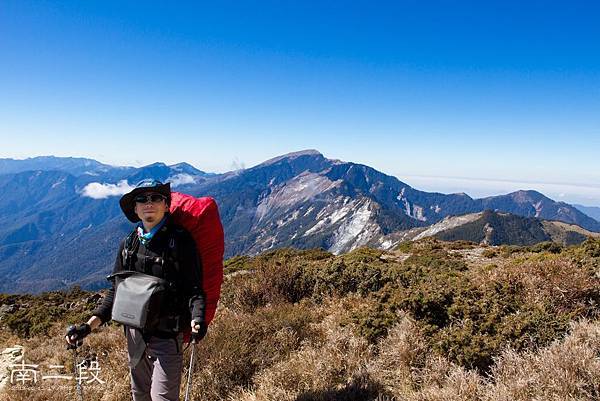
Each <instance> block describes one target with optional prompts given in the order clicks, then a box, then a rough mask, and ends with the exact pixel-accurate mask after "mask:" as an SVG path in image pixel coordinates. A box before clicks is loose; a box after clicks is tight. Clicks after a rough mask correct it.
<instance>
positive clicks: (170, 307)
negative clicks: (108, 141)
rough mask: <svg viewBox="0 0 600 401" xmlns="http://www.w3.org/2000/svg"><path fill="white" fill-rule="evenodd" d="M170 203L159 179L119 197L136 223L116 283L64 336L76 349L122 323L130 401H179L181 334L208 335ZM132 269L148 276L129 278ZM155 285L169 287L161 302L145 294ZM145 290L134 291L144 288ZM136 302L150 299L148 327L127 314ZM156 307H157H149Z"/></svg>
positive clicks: (194, 272)
mask: <svg viewBox="0 0 600 401" xmlns="http://www.w3.org/2000/svg"><path fill="white" fill-rule="evenodd" d="M170 203H171V187H170V184H169V183H166V184H163V183H161V182H160V181H156V180H143V181H141V182H140V183H138V184H137V185H136V187H135V188H134V189H133V190H132V191H131V192H129V193H127V194H125V195H123V197H122V198H121V200H120V201H119V204H120V206H121V209H122V210H123V213H124V214H125V216H126V217H127V218H128V219H129V220H130V221H131V222H134V223H138V224H137V226H136V228H135V230H134V231H133V232H132V233H131V234H129V235H128V236H127V237H126V238H125V239H124V240H123V241H122V242H121V245H120V247H119V251H118V253H117V258H116V261H115V266H114V270H113V274H112V275H111V276H109V277H112V278H113V286H112V288H111V289H110V290H109V292H108V294H107V295H106V297H105V298H104V299H103V302H102V304H101V305H100V306H99V307H98V308H97V309H96V310H95V311H93V312H92V313H93V316H92V317H91V318H90V319H89V320H88V321H87V323H84V324H82V325H80V326H77V327H76V330H75V332H74V334H73V335H72V336H66V337H65V338H66V341H67V343H69V344H75V343H76V342H78V341H81V340H82V339H83V338H84V337H86V336H87V335H88V334H90V333H91V332H92V331H93V330H94V329H96V328H97V327H98V326H100V325H101V324H102V323H106V322H108V321H109V320H111V318H112V319H113V320H115V321H118V322H121V323H123V324H124V331H125V336H126V338H127V350H128V360H129V368H130V374H131V375H130V376H131V392H132V395H133V400H134V401H151V400H152V401H158V400H161V401H175V400H179V387H180V382H181V371H182V367H183V352H182V351H183V350H182V342H183V331H185V328H186V326H187V327H188V328H190V327H191V336H192V340H193V341H194V342H197V341H200V340H201V339H202V338H203V337H204V336H205V335H206V331H207V323H206V321H205V307H206V298H205V294H204V291H203V289H202V271H201V267H200V260H199V257H198V253H197V249H196V243H195V241H194V238H193V237H192V236H191V234H190V233H189V232H188V231H186V230H185V229H184V228H183V227H181V226H179V225H177V224H175V223H174V222H173V221H172V220H173V219H172V218H171V215H170V214H169V206H170ZM132 271H135V272H139V273H145V274H141V275H140V274H137V275H136V274H131V273H132ZM161 279H162V280H161ZM134 280H138V281H134ZM144 280H146V281H144ZM153 280H155V281H153ZM154 282H157V283H159V284H157V285H163V287H165V288H166V289H165V291H164V292H163V295H162V298H159V301H156V300H152V299H150V298H149V297H150V296H149V295H148V294H149V293H151V292H152V290H151V289H150V288H155V287H152V285H154V284H153V283H154ZM144 283H150V284H144ZM140 285H141V286H142V287H140ZM143 285H150V287H148V288H149V289H147V290H144V291H139V288H146V287H143ZM127 291H130V292H129V293H128V292H127ZM136 291H138V292H141V294H138V293H136ZM136 297H146V298H148V299H149V300H148V303H147V305H148V306H149V308H150V309H149V312H148V316H147V319H146V322H145V323H144V322H141V321H139V319H138V317H139V316H138V313H137V312H134V311H130V309H132V310H135V307H134V306H138V305H132V304H133V303H136V302H138V301H132V300H137V299H138V298H136ZM146 298H144V299H146ZM144 302H146V301H144ZM157 302H159V303H160V307H159V308H154V306H155V305H156V304H157ZM153 309H156V311H152V310H153ZM115 311H119V312H115ZM111 312H112V315H111ZM139 315H140V316H141V315H145V313H143V312H140V313H139ZM151 315H155V316H151ZM127 319H132V320H131V321H129V320H127ZM142 320H143V319H142ZM136 326H141V327H136Z"/></svg>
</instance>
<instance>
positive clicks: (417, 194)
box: [0, 150, 600, 291]
mask: <svg viewBox="0 0 600 401" xmlns="http://www.w3.org/2000/svg"><path fill="white" fill-rule="evenodd" d="M55 165H57V163H54V165H52V166H51V167H53V168H54V166H55ZM65 170H66V171H57V170H49V171H41V170H38V171H24V172H20V173H15V174H0V191H1V192H2V193H4V194H5V195H4V196H3V197H2V198H0V260H1V262H0V277H3V278H9V277H10V278H12V279H14V280H16V281H17V283H16V284H10V285H9V282H8V281H6V280H5V284H1V283H0V291H9V290H10V291H12V290H15V289H19V288H26V289H27V290H28V291H29V290H31V288H32V286H33V284H32V283H34V282H35V281H36V280H39V279H44V280H46V281H44V282H45V283H46V284H45V287H44V288H40V291H41V290H47V289H56V288H59V287H60V286H61V285H62V286H64V283H85V285H86V286H87V288H99V287H101V286H104V285H106V283H105V281H104V280H103V276H104V275H105V274H106V273H108V272H109V271H110V269H111V266H112V263H113V260H114V251H115V249H116V247H117V245H118V242H119V240H120V238H122V237H123V236H124V235H125V234H126V232H127V231H128V230H130V224H129V223H128V221H127V220H126V219H125V218H124V217H123V216H122V213H121V212H120V209H119V207H118V202H117V201H116V200H117V199H118V197H119V196H120V195H121V194H123V193H125V192H127V191H129V190H130V188H131V185H133V184H135V182H137V181H139V180H141V179H144V178H157V179H160V180H163V181H169V182H171V185H172V188H173V190H175V191H181V192H185V193H189V194H191V195H194V196H212V197H214V198H215V199H216V201H217V203H218V205H219V211H220V214H221V219H222V221H223V225H224V229H225V234H226V257H231V256H235V255H242V254H248V255H254V254H258V253H260V252H263V251H265V250H269V249H274V248H281V247H295V248H299V249H308V248H323V249H326V250H329V251H331V252H334V253H336V254H338V253H345V252H348V251H350V250H352V249H356V248H357V247H360V246H364V245H368V244H370V245H374V246H377V247H380V248H386V247H389V246H390V244H392V243H393V241H392V238H393V236H394V234H395V233H403V232H407V231H410V230H422V229H424V228H426V227H427V226H431V225H433V224H436V223H438V222H440V221H442V220H443V219H445V218H446V217H448V216H456V215H464V214H469V213H477V212H482V211H483V210H485V209H491V210H497V211H501V212H510V213H513V214H515V215H520V216H523V217H528V218H529V217H530V218H533V219H538V220H539V219H546V220H553V219H557V220H561V219H562V221H564V222H565V223H569V224H571V223H573V224H580V225H582V226H585V228H586V229H588V230H590V231H593V230H594V229H596V230H597V231H600V223H598V222H596V221H594V220H593V219H591V218H589V217H588V216H586V215H585V214H583V213H581V212H580V211H578V210H576V209H575V208H573V207H571V206H570V205H567V204H564V203H560V202H555V201H553V200H551V199H550V198H547V197H545V196H544V195H543V194H541V193H539V192H536V191H516V192H514V193H511V194H506V195H500V196H498V197H488V198H482V199H473V198H471V197H470V196H468V195H466V194H442V193H436V192H425V191H420V190H418V189H415V188H413V187H411V186H410V185H408V184H406V183H404V182H402V181H400V180H399V179H397V178H396V177H393V176H390V175H387V174H384V173H382V172H380V171H378V170H376V169H373V168H372V167H369V166H367V165H363V164H358V163H352V162H344V161H340V160H332V159H328V158H326V157H325V156H323V155H322V154H321V153H320V152H318V151H315V150H306V151H299V152H292V153H289V154H287V155H282V156H278V157H275V158H272V159H269V160H267V161H266V162H263V163H260V164H257V165H256V166H252V167H250V168H247V169H241V170H237V171H233V172H227V173H223V174H211V173H204V172H202V171H201V170H198V169H195V168H194V167H193V166H191V165H189V164H187V163H178V164H175V165H171V166H168V165H166V164H165V163H161V162H157V163H152V164H149V165H147V166H143V167H139V168H128V169H125V170H123V169H120V168H115V169H111V168H107V170H106V171H100V170H98V172H97V175H94V176H92V175H90V174H86V173H85V172H84V173H81V174H77V173H75V174H73V173H71V172H68V171H75V172H77V171H81V169H79V170H77V169H75V170H73V166H72V165H67V167H65ZM582 216H584V217H582ZM556 217H558V218H556ZM532 224H533V223H532ZM536 224H537V223H536ZM526 226H527V225H525V226H524V227H526ZM540 238H541V236H540ZM48 283H50V284H48ZM52 283H53V284H52ZM61 283H63V284H61Z"/></svg>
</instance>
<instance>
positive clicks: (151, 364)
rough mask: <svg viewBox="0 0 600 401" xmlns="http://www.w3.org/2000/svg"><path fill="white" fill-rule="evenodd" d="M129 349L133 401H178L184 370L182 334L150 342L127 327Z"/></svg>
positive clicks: (137, 331)
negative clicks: (182, 371) (182, 370)
mask: <svg viewBox="0 0 600 401" xmlns="http://www.w3.org/2000/svg"><path fill="white" fill-rule="evenodd" d="M125 333H126V336H127V350H128V356H129V370H130V373H131V394H132V396H133V401H178V400H179V385H180V383H181V369H182V367H183V353H182V341H183V340H182V335H181V334H180V335H179V336H178V337H177V338H168V339H162V338H158V337H151V338H150V339H149V340H148V342H145V341H144V339H143V338H142V333H141V332H140V331H139V330H136V329H133V328H129V327H127V328H126V330H125Z"/></svg>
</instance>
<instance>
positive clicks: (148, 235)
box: [137, 216, 167, 246]
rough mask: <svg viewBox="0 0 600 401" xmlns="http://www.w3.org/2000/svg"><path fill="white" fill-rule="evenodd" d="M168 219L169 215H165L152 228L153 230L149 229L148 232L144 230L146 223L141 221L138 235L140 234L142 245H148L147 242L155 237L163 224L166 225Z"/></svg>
mask: <svg viewBox="0 0 600 401" xmlns="http://www.w3.org/2000/svg"><path fill="white" fill-rule="evenodd" d="M166 221H167V216H165V217H163V218H162V220H161V221H159V222H158V224H157V225H155V226H154V227H153V228H152V230H150V231H148V232H147V233H145V232H144V225H143V224H142V222H140V223H139V224H138V226H137V235H138V238H139V239H140V242H141V243H142V245H144V246H146V244H147V243H148V242H150V240H151V239H152V237H154V234H156V233H157V232H158V230H160V229H161V228H162V226H164V225H165V222H166Z"/></svg>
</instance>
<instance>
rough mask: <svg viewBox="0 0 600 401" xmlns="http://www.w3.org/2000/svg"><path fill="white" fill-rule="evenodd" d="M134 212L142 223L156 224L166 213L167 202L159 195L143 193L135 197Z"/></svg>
mask: <svg viewBox="0 0 600 401" xmlns="http://www.w3.org/2000/svg"><path fill="white" fill-rule="evenodd" d="M134 211H135V213H136V214H137V215H138V217H139V218H140V219H141V220H142V222H144V223H153V222H158V221H160V220H162V218H163V217H164V216H165V213H166V212H167V202H166V199H165V197H164V196H162V195H161V194H159V193H156V192H144V193H142V194H140V195H138V196H136V197H135V208H134Z"/></svg>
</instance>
